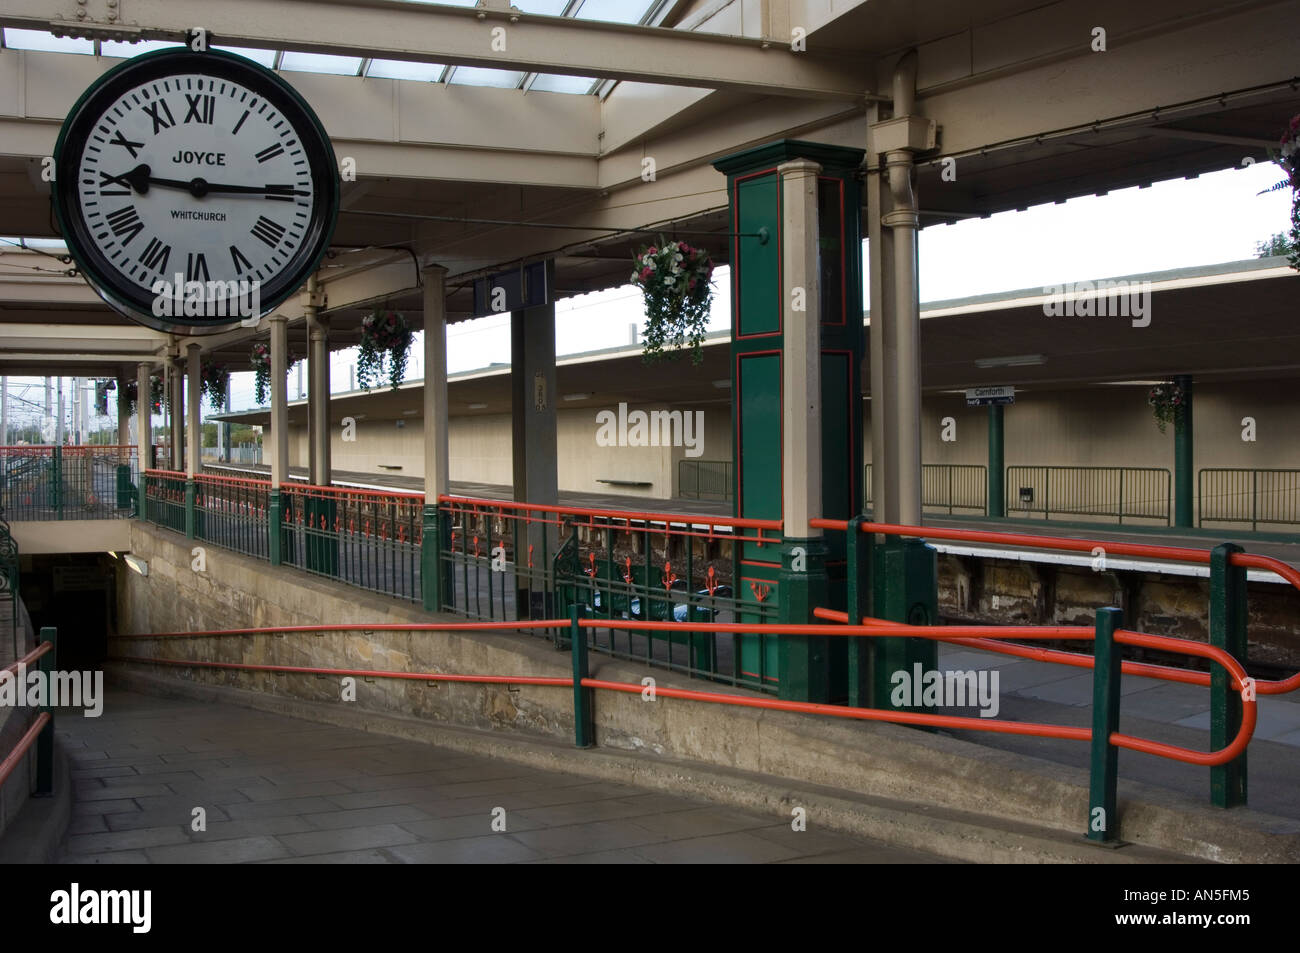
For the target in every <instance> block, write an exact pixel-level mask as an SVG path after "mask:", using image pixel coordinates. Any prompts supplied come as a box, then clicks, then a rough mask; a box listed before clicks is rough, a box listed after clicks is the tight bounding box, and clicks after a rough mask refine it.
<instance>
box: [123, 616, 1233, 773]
mask: <svg viewBox="0 0 1300 953" xmlns="http://www.w3.org/2000/svg"><path fill="white" fill-rule="evenodd" d="M570 625H572V622H571V621H570V620H565V619H545V620H529V621H523V622H458V623H446V624H440V623H374V624H365V623H360V624H352V623H341V624H330V625H318V626H313V625H305V626H263V627H253V628H244V629H225V630H207V631H200V632H166V633H142V634H131V635H118V636H114V638H126V639H148V638H176V637H193V638H198V637H203V636H222V635H251V634H275V633H291V632H292V633H303V632H325V631H376V632H377V631H448V630H449V631H457V630H459V631H467V630H468V631H472V630H490V629H532V628H559V627H563V626H570ZM578 626H579V628H590V629H627V630H640V631H645V630H651V631H671V630H677V631H680V630H681V629H682V624H680V623H672V622H649V621H646V622H637V621H631V620H627V621H624V620H617V619H579V620H578ZM689 628H690V629H691V630H692V631H696V632H729V633H741V634H744V633H772V634H780V635H831V636H871V637H881V636H897V635H905V636H909V637H918V638H930V639H935V640H938V641H947V640H948V639H950V638H960V637H962V636H963V635H964V634H965V635H966V636H967V637H969V633H972V632H984V633H988V632H1003V631H1009V632H1013V633H1016V632H1018V633H1019V635H1018V637H1020V638H1073V639H1083V640H1091V639H1093V638H1095V637H1096V632H1095V630H1094V629H1092V628H1090V627H1088V626H1040V627H1032V628H1031V630H1030V631H1032V632H1033V633H1034V634H1032V635H1030V634H1027V633H1026V632H1025V631H1024V627H1021V626H914V625H906V624H904V623H893V622H884V621H879V620H873V621H872V623H871V624H870V625H856V626H851V625H780V624H771V623H721V622H702V623H692V624H691V625H690V626H689ZM1115 640H1116V641H1117V642H1121V643H1123V644H1126V645H1138V646H1144V647H1147V648H1159V649H1163V650H1166V651H1185V652H1187V653H1188V654H1191V655H1198V656H1201V657H1203V658H1207V659H1210V660H1211V661H1215V662H1218V663H1219V664H1220V665H1222V666H1223V667H1224V668H1225V669H1226V670H1227V671H1228V673H1229V675H1230V676H1231V678H1232V687H1233V688H1234V689H1236V690H1243V689H1244V688H1245V686H1246V685H1247V684H1252V683H1251V680H1250V679H1249V676H1247V675H1246V672H1245V670H1244V669H1243V668H1242V667H1241V665H1240V664H1239V663H1238V662H1237V660H1236V659H1234V658H1233V657H1232V656H1231V655H1229V654H1228V653H1227V652H1225V651H1223V650H1222V649H1219V648H1216V647H1214V646H1209V645H1202V644H1201V643H1199V642H1189V641H1187V640H1185V639H1175V638H1171V637H1169V636H1159V635H1146V634H1143V633H1139V632H1131V631H1129V630H1126V629H1121V630H1118V631H1116V633H1115ZM112 658H113V659H114V660H115V661H133V662H153V663H158V664H166V665H180V666H197V667H203V668H223V669H238V670H247V671H280V672H286V673H295V674H317V675H322V674H323V675H353V676H358V675H359V676H362V677H369V678H400V679H414V680H425V681H464V682H484V683H491V684H537V685H552V686H568V687H572V685H573V680H572V679H571V678H563V677H548V676H508V675H444V674H442V673H411V672H387V671H372V670H366V669H330V668H315V667H306V666H285V665H253V664H248V663H240V662H209V661H196V660H192V659H165V658H155V657H148V656H112ZM1207 677H1208V676H1207ZM581 684H582V685H583V686H584V687H589V688H601V689H607V690H611V691H624V692H641V691H643V690H644V686H643V685H641V684H630V683H624V682H606V681H601V680H599V679H583V680H582V683H581ZM655 691H656V694H662V695H664V696H665V697H668V698H682V699H686V700H695V701H706V702H713V703H717V704H732V705H739V706H741V707H749V708H768V709H772V710H777V711H794V712H804V713H808V714H821V715H831V716H835V717H840V718H856V719H860V720H866V721H888V722H896V723H899V724H910V725H928V726H933V727H942V728H954V729H963V730H974V731H989V732H994V733H1000V734H1019V735H1030V736H1034V737H1043V738H1058V739H1064V740H1075V741H1088V740H1091V738H1092V732H1091V729H1088V728H1077V727H1073V726H1067V725H1045V724H1040V723H1036V722H1002V721H990V720H988V719H985V718H969V717H962V716H957V715H929V714H925V713H923V712H906V711H892V710H884V709H873V708H850V707H846V706H841V705H825V704H820V703H816V702H792V701H784V700H780V699H772V698H763V697H761V696H756V697H750V696H745V695H732V694H727V693H720V692H701V691H696V690H690V689H673V688H667V687H665V688H658V687H656V689H655ZM1243 695H1245V693H1244V692H1243ZM1256 705H1257V703H1256V701H1255V699H1254V698H1253V697H1243V704H1242V709H1243V715H1242V722H1241V726H1240V728H1239V729H1238V732H1237V736H1236V737H1235V738H1234V739H1233V741H1232V742H1231V743H1230V744H1229V745H1228V746H1226V747H1225V748H1222V749H1220V750H1219V751H1214V752H1202V751H1194V750H1192V749H1190V748H1183V747H1180V746H1177V745H1168V744H1164V743H1163V742H1158V741H1152V740H1149V739H1145V738H1137V737H1135V736H1132V735H1125V734H1120V733H1118V732H1116V733H1114V734H1112V735H1111V738H1110V739H1109V740H1110V743H1111V744H1114V745H1116V746H1118V747H1124V748H1130V749H1132V750H1134V751H1141V752H1144V753H1147V754H1154V755H1158V756H1160V757H1164V758H1168V759H1171V760H1175V761H1182V762H1184V763H1186V764H1195V765H1201V766H1214V765H1219V764H1226V763H1227V762H1229V761H1231V760H1233V759H1234V758H1236V757H1237V756H1238V755H1239V754H1240V753H1241V752H1242V751H1243V750H1245V748H1246V747H1247V746H1248V745H1249V744H1250V740H1251V738H1252V737H1253V735H1254V731H1255V724H1256V720H1257V712H1256Z"/></svg>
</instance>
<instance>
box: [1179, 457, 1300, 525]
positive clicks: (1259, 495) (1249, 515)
mask: <svg viewBox="0 0 1300 953" xmlns="http://www.w3.org/2000/svg"><path fill="white" fill-rule="evenodd" d="M1196 495H1197V503H1198V508H1199V511H1200V518H1199V522H1198V525H1200V526H1204V525H1205V524H1206V523H1249V524H1250V528H1251V529H1252V530H1254V529H1257V528H1258V527H1259V524H1260V523H1272V524H1278V525H1286V526H1294V525H1296V524H1300V470H1283V469H1276V470H1258V469H1230V468H1226V467H1224V468H1221V467H1207V468H1205V469H1203V470H1201V472H1200V473H1199V474H1198V479H1197V493H1196Z"/></svg>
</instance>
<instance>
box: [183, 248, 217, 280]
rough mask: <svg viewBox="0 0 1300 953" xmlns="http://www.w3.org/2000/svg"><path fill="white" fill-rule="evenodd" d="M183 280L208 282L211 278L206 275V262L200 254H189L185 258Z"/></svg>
mask: <svg viewBox="0 0 1300 953" xmlns="http://www.w3.org/2000/svg"><path fill="white" fill-rule="evenodd" d="M185 280H186V281H210V280H212V276H211V275H209V274H208V260H207V258H205V257H204V256H203V255H201V254H194V253H193V252H191V253H190V254H188V255H186V256H185Z"/></svg>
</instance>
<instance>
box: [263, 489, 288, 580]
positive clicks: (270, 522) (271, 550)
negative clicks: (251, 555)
mask: <svg viewBox="0 0 1300 953" xmlns="http://www.w3.org/2000/svg"><path fill="white" fill-rule="evenodd" d="M266 517H267V518H266V529H267V533H268V534H269V536H268V539H267V541H266V545H267V555H268V556H269V557H270V559H271V565H272V566H278V565H280V563H281V561H282V560H283V558H284V554H283V551H282V550H283V545H284V500H283V497H282V495H281V493H280V488H279V487H278V486H276V487H272V488H271V500H270V502H269V503H268V505H267V512H266Z"/></svg>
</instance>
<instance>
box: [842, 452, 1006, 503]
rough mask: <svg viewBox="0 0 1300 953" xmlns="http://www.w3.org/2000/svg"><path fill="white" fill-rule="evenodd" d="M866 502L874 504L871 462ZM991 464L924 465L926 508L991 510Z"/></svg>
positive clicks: (866, 478)
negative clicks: (989, 479)
mask: <svg viewBox="0 0 1300 953" xmlns="http://www.w3.org/2000/svg"><path fill="white" fill-rule="evenodd" d="M863 491H864V493H865V496H864V502H865V503H866V506H867V508H868V509H870V507H871V502H872V499H871V464H869V463H868V464H867V465H866V468H865V472H864V474H863ZM988 491H989V481H988V467H986V466H984V465H983V464H979V463H926V464H922V466H921V506H922V508H923V509H927V510H930V511H931V512H934V511H943V512H946V513H947V514H948V515H949V516H951V515H952V514H953V513H958V512H961V513H983V514H987V513H988Z"/></svg>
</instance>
